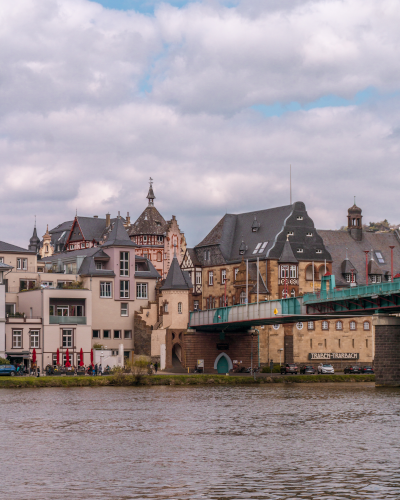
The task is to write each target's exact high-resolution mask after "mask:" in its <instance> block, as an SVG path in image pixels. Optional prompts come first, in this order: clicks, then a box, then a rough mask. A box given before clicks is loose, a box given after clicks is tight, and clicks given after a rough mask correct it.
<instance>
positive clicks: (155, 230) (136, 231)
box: [128, 206, 167, 236]
mask: <svg viewBox="0 0 400 500" xmlns="http://www.w3.org/2000/svg"><path fill="white" fill-rule="evenodd" d="M166 227H167V222H166V221H165V219H164V217H163V216H162V215H161V214H160V212H159V211H158V210H157V209H156V207H154V206H148V207H146V208H145V209H144V210H143V212H142V213H141V214H140V216H139V217H138V218H137V220H136V222H134V223H133V224H132V225H131V226H130V228H129V231H128V233H129V236H138V235H141V234H154V235H162V234H164V233H165V231H166Z"/></svg>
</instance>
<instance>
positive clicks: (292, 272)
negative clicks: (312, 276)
mask: <svg viewBox="0 0 400 500" xmlns="http://www.w3.org/2000/svg"><path fill="white" fill-rule="evenodd" d="M290 277H291V278H297V266H290Z"/></svg>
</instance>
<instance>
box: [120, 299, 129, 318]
mask: <svg viewBox="0 0 400 500" xmlns="http://www.w3.org/2000/svg"><path fill="white" fill-rule="evenodd" d="M121 316H129V312H128V303H127V302H121Z"/></svg>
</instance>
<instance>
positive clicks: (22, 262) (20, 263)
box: [17, 258, 28, 271]
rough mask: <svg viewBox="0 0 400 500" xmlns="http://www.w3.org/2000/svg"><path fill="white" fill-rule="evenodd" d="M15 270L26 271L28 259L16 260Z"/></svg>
mask: <svg viewBox="0 0 400 500" xmlns="http://www.w3.org/2000/svg"><path fill="white" fill-rule="evenodd" d="M17 269H20V270H24V271H26V270H27V269H28V259H20V258H18V259H17Z"/></svg>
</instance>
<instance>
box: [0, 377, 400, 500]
mask: <svg viewBox="0 0 400 500" xmlns="http://www.w3.org/2000/svg"><path fill="white" fill-rule="evenodd" d="M0 403H1V404H0V417H1V418H0V423H1V426H0V445H1V446H0V450H1V462H0V471H1V474H0V477H1V486H0V490H1V491H2V494H4V496H2V494H1V493H0V497H1V498H7V499H9V498H10V499H11V498H12V499H44V500H50V499H51V500H58V499H76V498H83V499H107V500H108V499H178V500H181V499H182V500H183V499H185V500H186V499H190V500H193V499H220V500H228V499H286V500H289V499H357V500H358V499H360V500H366V499H379V500H383V499H399V498H400V441H399V436H400V389H376V388H375V387H374V385H373V384H354V385H347V384H346V385H344V384H337V385H336V384H327V385H322V384H315V385H314V384H313V385H302V384H293V385H281V384H274V385H264V386H257V387H246V386H234V387H150V388H148V387H146V388H109V387H98V388H72V389H58V388H54V389H53V388H51V389H50V388H49V389H12V390H5V389H3V390H1V392H0Z"/></svg>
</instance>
